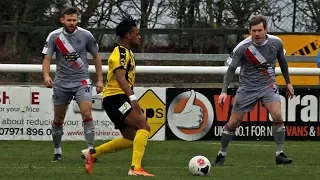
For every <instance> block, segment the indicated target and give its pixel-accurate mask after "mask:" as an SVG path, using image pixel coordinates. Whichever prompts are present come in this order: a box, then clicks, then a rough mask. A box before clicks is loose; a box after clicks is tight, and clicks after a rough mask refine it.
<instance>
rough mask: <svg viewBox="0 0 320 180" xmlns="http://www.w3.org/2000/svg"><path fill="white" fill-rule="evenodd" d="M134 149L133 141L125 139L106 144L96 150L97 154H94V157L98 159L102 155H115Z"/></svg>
mask: <svg viewBox="0 0 320 180" xmlns="http://www.w3.org/2000/svg"><path fill="white" fill-rule="evenodd" d="M131 147H132V141H130V140H128V139H125V138H123V137H121V138H117V139H114V140H112V141H109V142H107V143H104V144H102V145H100V146H98V147H96V148H95V151H96V153H94V154H92V157H94V158H96V157H98V156H100V155H101V154H105V153H113V152H116V151H119V150H122V149H128V148H131Z"/></svg>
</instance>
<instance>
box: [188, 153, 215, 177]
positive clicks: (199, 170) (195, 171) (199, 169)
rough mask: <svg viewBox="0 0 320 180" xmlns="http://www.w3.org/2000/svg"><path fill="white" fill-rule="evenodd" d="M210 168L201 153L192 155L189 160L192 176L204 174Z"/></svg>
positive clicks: (206, 173)
mask: <svg viewBox="0 0 320 180" xmlns="http://www.w3.org/2000/svg"><path fill="white" fill-rule="evenodd" d="M210 169H211V163H210V161H209V160H208V159H207V158H206V157H204V156H201V155H198V156H194V157H193V158H192V159H191V160H190V161H189V171H190V173H191V174H192V175H194V176H206V175H208V174H209V172H210Z"/></svg>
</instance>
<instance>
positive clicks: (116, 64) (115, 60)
mask: <svg viewBox="0 0 320 180" xmlns="http://www.w3.org/2000/svg"><path fill="white" fill-rule="evenodd" d="M108 66H109V70H108V74H107V82H106V85H105V87H104V89H103V97H106V96H113V95H116V94H125V92H124V91H123V90H122V89H121V87H120V86H119V84H118V82H117V80H116V74H115V71H116V70H117V69H119V68H121V69H124V70H126V72H127V73H126V79H127V81H128V84H129V86H130V88H131V89H133V85H134V82H135V74H136V63H135V59H134V55H133V52H132V51H131V50H130V49H127V48H125V47H123V46H117V47H115V48H114V50H113V52H112V53H111V55H110V57H109V59H108Z"/></svg>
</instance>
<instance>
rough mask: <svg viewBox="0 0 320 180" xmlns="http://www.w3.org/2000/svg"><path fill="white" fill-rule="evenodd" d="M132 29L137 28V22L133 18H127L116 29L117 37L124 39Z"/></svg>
mask: <svg viewBox="0 0 320 180" xmlns="http://www.w3.org/2000/svg"><path fill="white" fill-rule="evenodd" d="M132 27H137V23H136V20H134V19H133V18H132V17H131V16H125V17H124V18H123V20H122V21H121V22H120V23H119V24H118V26H117V27H116V35H117V36H119V37H120V38H123V37H124V36H125V35H126V34H127V33H129V32H130V31H131V30H132Z"/></svg>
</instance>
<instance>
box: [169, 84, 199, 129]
mask: <svg viewBox="0 0 320 180" xmlns="http://www.w3.org/2000/svg"><path fill="white" fill-rule="evenodd" d="M195 100H196V93H195V92H194V90H191V93H190V97H189V99H188V101H187V103H186V105H185V107H184V108H183V110H182V111H181V112H179V113H175V112H174V113H173V122H174V124H175V125H176V127H177V128H186V129H195V128H199V127H200V126H201V124H202V122H203V109H202V108H201V107H200V106H198V105H195V104H194V103H195Z"/></svg>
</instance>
